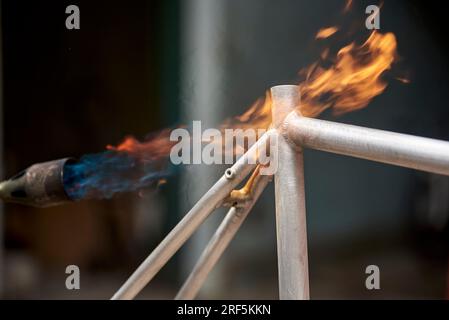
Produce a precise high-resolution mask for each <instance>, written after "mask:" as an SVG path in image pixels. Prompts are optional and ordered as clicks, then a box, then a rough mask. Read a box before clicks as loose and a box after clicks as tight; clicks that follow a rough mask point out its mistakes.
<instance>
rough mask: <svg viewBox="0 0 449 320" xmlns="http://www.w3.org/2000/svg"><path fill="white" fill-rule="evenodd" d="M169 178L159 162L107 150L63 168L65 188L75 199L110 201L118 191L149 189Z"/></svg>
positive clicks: (84, 157)
mask: <svg viewBox="0 0 449 320" xmlns="http://www.w3.org/2000/svg"><path fill="white" fill-rule="evenodd" d="M168 175H169V171H168V169H164V168H161V164H160V163H156V162H153V161H148V160H142V159H139V158H136V157H134V156H132V155H130V154H127V153H124V152H117V151H105V152H102V153H96V154H87V155H84V156H82V157H81V159H80V160H79V161H78V162H76V163H67V164H66V165H65V167H64V174H63V177H64V187H65V190H66V192H67V195H68V196H69V197H70V198H71V199H73V200H79V199H92V198H95V199H103V198H106V199H109V198H111V197H112V196H113V195H114V194H116V193H118V192H129V191H135V190H138V189H141V188H144V187H147V186H149V185H151V184H152V183H154V182H155V181H158V180H160V179H163V178H166V177H167V176H168Z"/></svg>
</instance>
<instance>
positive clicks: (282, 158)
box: [271, 86, 309, 300]
mask: <svg viewBox="0 0 449 320" xmlns="http://www.w3.org/2000/svg"><path fill="white" fill-rule="evenodd" d="M271 95H272V101H273V105H272V112H273V125H274V126H275V128H279V130H281V126H282V124H283V121H284V118H285V116H286V115H287V114H289V113H290V112H291V111H292V110H294V109H295V108H296V107H297V106H298V104H299V91H298V87H297V86H277V87H273V88H271ZM277 155H278V158H277V161H278V168H277V171H276V174H275V198H276V234H277V251H278V269H279V298H280V299H282V300H297V299H309V272H308V256H307V224H306V207H305V194H304V164H303V154H302V150H301V149H300V148H295V147H294V146H293V145H292V144H290V143H289V142H288V141H287V139H286V138H285V137H284V136H282V135H281V134H279V137H278V145H277Z"/></svg>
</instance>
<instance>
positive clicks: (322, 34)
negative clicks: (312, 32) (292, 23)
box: [315, 27, 338, 39]
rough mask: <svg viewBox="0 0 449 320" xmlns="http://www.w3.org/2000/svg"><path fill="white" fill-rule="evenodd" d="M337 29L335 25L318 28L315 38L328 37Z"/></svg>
mask: <svg viewBox="0 0 449 320" xmlns="http://www.w3.org/2000/svg"><path fill="white" fill-rule="evenodd" d="M337 31H338V28H337V27H329V28H323V29H320V30H319V31H318V32H317V34H316V36H315V39H326V38H329V37H330V36H331V35H333V34H334V33H335V32H337Z"/></svg>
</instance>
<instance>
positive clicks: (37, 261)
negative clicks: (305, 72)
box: [0, 0, 449, 299]
mask: <svg viewBox="0 0 449 320" xmlns="http://www.w3.org/2000/svg"><path fill="white" fill-rule="evenodd" d="M70 4H76V5H78V6H79V8H80V17H81V23H80V24H81V28H80V30H67V29H66V28H65V19H66V17H67V14H65V8H66V7H67V6H68V5H70ZM370 4H374V3H373V2H371V1H353V4H352V9H351V11H350V12H349V13H346V14H343V13H342V9H343V7H344V6H345V1H343V0H338V1H337V0H335V1H329V0H314V1H311V0H291V1H288V0H282V1H269V0H246V1H238V0H215V1H209V0H183V1H181V0H172V1H163V0H154V1H133V2H130V1H114V2H111V1H70V2H68V1H58V3H55V2H50V1H45V2H43V1H39V2H37V1H34V2H31V1H29V2H25V1H16V0H14V1H13V0H9V1H5V0H3V1H1V67H0V72H1V79H2V82H1V91H0V95H1V101H2V103H1V104H0V118H1V119H2V124H1V126H0V144H1V150H2V154H1V161H0V168H1V173H2V176H3V177H4V178H5V177H9V176H11V175H13V174H15V173H16V172H18V171H19V170H21V169H23V168H25V167H28V166H29V165H31V164H33V163H36V162H42V161H47V160H52V159H56V158H62V157H66V156H74V157H80V156H81V155H83V154H85V153H92V152H99V151H102V150H104V148H105V146H106V145H108V144H116V143H118V142H120V141H121V140H122V139H123V137H124V136H126V135H128V134H132V135H134V136H136V137H137V138H140V139H142V138H144V137H145V135H146V134H148V133H149V132H152V131H157V130H160V129H162V128H164V127H167V126H173V125H177V124H181V123H191V121H192V120H201V121H203V128H205V127H213V126H216V125H217V124H218V123H220V121H221V120H223V119H225V118H226V117H229V116H234V115H238V114H241V113H242V112H243V111H244V110H246V109H247V107H248V106H250V105H251V104H252V103H253V102H254V101H255V99H256V98H258V97H260V96H263V94H264V92H265V90H267V89H268V88H270V87H271V86H273V85H277V84H289V83H295V81H296V80H297V78H298V74H297V73H298V70H300V69H301V68H304V67H306V66H308V65H309V64H311V63H313V62H314V61H316V60H317V59H318V57H319V54H320V51H321V50H322V49H323V47H322V44H321V43H318V42H317V41H316V40H314V36H315V34H316V32H317V31H318V30H319V29H320V28H322V27H326V26H331V25H335V24H339V25H345V26H347V27H348V26H349V28H351V29H352V30H360V31H361V33H362V34H364V33H365V34H366V30H365V29H364V28H365V19H366V14H365V8H366V7H367V6H368V5H370ZM440 6H441V5H440V2H439V1H429V0H427V1H422V0H414V1H405V0H403V1H391V0H390V1H384V3H383V5H382V8H381V18H380V22H381V30H380V31H381V32H394V34H395V35H396V37H397V40H398V51H399V54H400V59H399V63H398V64H397V65H396V66H395V70H394V72H396V73H397V75H402V76H403V75H406V77H407V78H408V79H410V83H409V84H407V85H404V84H402V83H400V82H398V81H394V79H393V78H391V79H389V86H388V88H387V90H386V91H385V92H384V93H383V94H382V95H380V96H378V97H377V98H375V99H374V100H373V101H372V102H371V103H370V105H369V106H368V107H367V108H365V109H362V110H360V111H356V112H353V113H349V114H346V115H343V116H340V117H335V116H333V115H332V114H331V113H325V114H323V115H321V118H324V119H330V120H333V121H339V122H345V123H351V124H356V125H361V126H367V127H372V128H378V129H385V130H392V131H397V132H403V133H409V134H415V135H421V136H425V137H431V138H437V139H444V140H449V107H448V105H447V101H448V100H449V99H448V98H449V91H448V90H447V88H448V80H449V73H448V49H449V47H448V42H447V40H446V39H447V32H449V30H448V26H447V24H446V23H445V21H444V19H445V18H444V16H443V10H442V9H441V8H440ZM353 40H355V39H353V38H350V37H348V38H346V39H343V41H342V42H341V43H336V44H335V45H336V46H337V48H338V47H339V45H340V44H343V45H345V44H348V43H349V42H351V41H353ZM223 170H224V168H223V167H210V166H201V165H198V166H191V167H187V168H184V169H183V170H182V172H181V173H180V174H177V175H175V176H173V177H171V178H170V179H168V182H167V184H165V185H163V186H161V187H159V188H156V189H152V190H145V191H143V192H140V193H132V194H121V195H118V196H116V197H114V198H113V199H112V200H89V201H81V202H78V203H74V204H69V205H64V206H59V207H53V208H47V209H36V208H30V207H25V206H20V205H14V204H2V214H1V222H0V234H1V238H2V242H1V243H2V246H1V247H0V248H1V249H0V275H1V281H0V295H1V297H2V298H9V299H25V298H30V299H108V298H110V297H111V296H112V295H113V293H114V292H115V291H116V290H117V289H118V288H119V287H120V285H121V284H122V283H123V282H124V281H125V280H126V279H127V277H128V276H129V275H130V274H131V273H132V272H133V270H134V269H135V268H136V267H137V266H138V265H139V264H140V262H141V261H142V260H143V259H144V258H145V257H146V256H147V255H148V254H149V253H150V252H151V251H152V249H153V248H154V247H155V246H156V245H157V244H158V243H159V242H160V241H161V240H162V238H163V237H164V236H165V235H166V234H167V233H168V231H169V230H170V229H171V228H172V227H173V226H174V225H175V224H176V223H177V221H179V219H180V218H181V217H182V216H183V215H184V214H185V212H186V210H188V209H189V208H190V207H191V206H192V205H193V204H194V203H195V201H196V200H198V199H199V197H200V196H201V195H202V194H203V193H204V192H205V191H206V190H207V189H208V188H209V187H210V186H211V185H212V183H213V182H214V180H216V179H217V178H218V177H219V176H220V175H221V174H222V172H223ZM305 172H306V195H307V201H306V203H307V220H308V221H307V223H308V226H307V227H308V242H309V270H310V290H311V291H310V292H311V297H312V298H313V299H333V298H336V299H346V298H361V299H371V298H394V299H396V298H426V299H427V298H437V299H444V298H447V297H449V295H448V284H449V281H448V279H449V278H448V271H449V268H448V260H449V250H448V249H449V237H448V235H449V227H448V221H449V179H448V178H447V177H442V176H438V175H432V174H427V173H423V172H417V171H414V170H409V169H404V168H398V167H393V166H388V165H383V164H377V163H373V162H369V161H364V160H359V159H353V158H349V157H344V156H338V155H333V154H327V153H322V152H318V151H310V150H307V151H306V152H305ZM222 217H223V211H219V212H217V213H215V214H214V215H213V216H211V217H210V218H209V219H208V220H207V221H206V223H205V225H204V226H202V227H201V229H200V230H199V231H198V232H197V233H196V234H195V236H194V237H193V238H192V239H191V240H189V241H188V243H187V245H186V246H185V247H183V248H182V249H181V250H180V252H179V253H178V254H176V255H175V257H174V259H172V261H170V262H169V263H168V264H167V265H166V267H165V268H164V269H162V271H161V272H160V273H159V274H158V275H157V276H156V277H155V279H154V280H153V281H152V282H151V283H150V284H149V285H148V286H147V287H146V288H145V289H144V291H143V292H142V294H141V295H140V296H139V298H155V299H164V298H165V299H171V298H173V297H174V295H175V293H176V291H177V289H178V288H179V287H180V285H181V284H182V282H183V281H184V280H185V278H186V276H187V275H188V273H189V271H190V270H191V268H192V266H193V264H194V262H195V260H196V259H197V258H198V256H199V254H200V253H201V250H202V249H203V248H204V246H205V244H206V243H207V241H208V240H209V238H210V236H211V234H212V232H213V231H214V229H215V228H216V227H217V225H218V223H219V222H220V220H221V218H222ZM72 264H75V265H78V266H79V267H80V270H81V289H80V290H72V291H69V290H67V289H66V288H65V279H66V276H67V275H66V274H65V268H66V266H67V265H72ZM370 264H375V265H377V266H379V268H380V275H381V278H380V279H381V282H380V285H381V289H380V290H372V291H369V290H367V289H366V288H365V279H366V277H367V275H366V274H365V268H366V267H367V266H368V265H370ZM277 290H278V289H277V260H276V235H275V219H274V199H273V186H270V187H269V188H268V189H267V190H265V192H264V194H263V195H262V198H261V199H260V201H259V203H258V204H257V205H256V207H255V208H254V210H253V212H252V213H251V214H250V216H249V217H248V219H247V221H246V222H245V223H244V224H243V226H242V228H241V230H240V231H239V233H238V235H237V236H236V238H235V239H234V241H233V242H232V243H231V245H230V246H229V248H228V250H227V251H226V252H225V254H224V256H223V257H222V259H221V260H220V262H219V264H218V265H217V267H216V268H215V269H214V271H213V272H212V273H211V275H210V276H209V278H208V281H207V283H206V285H205V286H204V288H203V290H202V291H201V294H200V297H201V298H213V299H215V298H224V299H227V298H235V299H237V298H254V299H262V298H266V299H276V298H277V297H278V293H277Z"/></svg>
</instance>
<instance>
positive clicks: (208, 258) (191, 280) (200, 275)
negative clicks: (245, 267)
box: [175, 176, 271, 300]
mask: <svg viewBox="0 0 449 320" xmlns="http://www.w3.org/2000/svg"><path fill="white" fill-rule="evenodd" d="M270 180H271V176H260V180H259V181H258V183H257V184H256V185H255V187H254V190H252V196H251V199H250V200H249V201H248V202H246V203H245V205H244V206H243V207H236V206H233V207H231V208H230V209H229V211H228V212H227V214H226V216H225V218H224V219H223V221H222V223H221V224H220V226H219V227H218V229H217V231H216V232H215V233H214V235H213V236H212V238H211V240H210V241H209V243H208V244H207V246H206V248H205V249H204V251H203V253H202V254H201V256H200V258H199V259H198V261H197V263H196V264H195V266H194V268H193V270H192V272H191V273H190V275H189V277H188V278H187V280H186V281H185V282H184V284H183V286H182V287H181V289H180V290H179V292H178V294H177V295H176V297H175V299H176V300H191V299H194V298H195V297H196V295H197V294H198V292H199V290H200V289H201V287H202V285H203V283H204V282H205V281H206V279H207V276H208V275H209V273H210V272H211V270H212V269H213V268H214V266H215V264H216V263H217V261H218V259H220V257H221V255H222V254H223V252H224V251H225V250H226V248H227V247H228V245H229V243H230V242H231V240H232V239H233V238H234V236H235V234H236V233H237V231H238V230H239V228H240V226H241V225H242V223H243V221H244V220H245V219H246V217H247V216H248V213H249V212H250V211H251V209H252V208H253V206H254V204H255V203H256V202H257V200H258V199H259V196H260V195H261V193H262V192H263V190H264V189H265V187H266V186H267V184H268V183H269V182H270Z"/></svg>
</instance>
